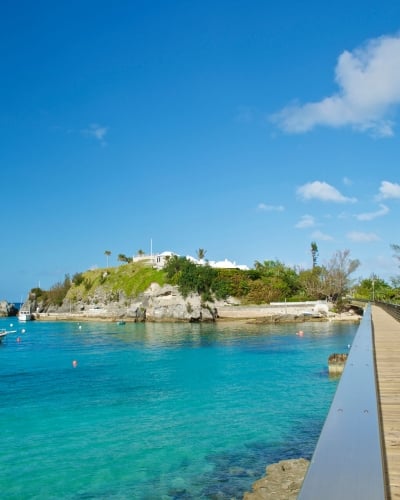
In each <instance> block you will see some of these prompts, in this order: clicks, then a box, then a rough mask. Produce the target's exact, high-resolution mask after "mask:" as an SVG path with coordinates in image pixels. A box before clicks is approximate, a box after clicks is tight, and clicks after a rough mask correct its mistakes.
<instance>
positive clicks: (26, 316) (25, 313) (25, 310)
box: [18, 304, 32, 321]
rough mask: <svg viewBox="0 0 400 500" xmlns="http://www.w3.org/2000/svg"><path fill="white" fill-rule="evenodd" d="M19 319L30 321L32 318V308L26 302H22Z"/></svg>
mask: <svg viewBox="0 0 400 500" xmlns="http://www.w3.org/2000/svg"><path fill="white" fill-rule="evenodd" d="M18 319H19V320H20V321H30V320H31V319H32V314H31V310H30V308H29V307H27V306H26V305H25V304H22V306H21V309H20V310H19V312H18Z"/></svg>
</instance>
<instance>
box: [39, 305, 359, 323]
mask: <svg viewBox="0 0 400 500" xmlns="http://www.w3.org/2000/svg"><path fill="white" fill-rule="evenodd" d="M291 309H292V310H291V311H290V312H289V313H288V312H287V311H285V310H282V308H281V307H274V306H251V307H248V306H226V307H219V308H218V317H217V319H216V322H223V323H227V322H235V323H237V322H243V323H256V324H260V323H261V324H262V323H303V322H304V323H305V322H326V321H334V322H337V321H350V322H358V321H360V319H361V316H360V315H358V314H356V313H354V312H343V313H333V312H329V314H328V315H326V316H325V315H316V316H309V315H304V314H302V312H301V311H300V310H294V308H291ZM298 309H299V308H298ZM32 318H33V319H34V320H36V321H82V322H86V321H102V322H108V323H113V322H116V323H117V322H119V321H124V322H126V323H135V322H137V320H136V319H135V318H132V317H126V316H123V315H118V316H116V315H115V314H112V313H105V312H99V313H96V312H93V311H91V312H85V311H84V312H79V313H77V312H46V313H32ZM146 322H149V323H155V322H157V323H175V322H179V323H185V322H187V321H186V320H177V319H175V318H171V319H166V318H163V319H156V318H147V319H146Z"/></svg>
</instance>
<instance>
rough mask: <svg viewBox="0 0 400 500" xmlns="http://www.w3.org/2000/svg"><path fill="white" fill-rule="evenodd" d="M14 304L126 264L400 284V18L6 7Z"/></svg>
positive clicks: (242, 5) (2, 49) (304, 6)
mask: <svg viewBox="0 0 400 500" xmlns="http://www.w3.org/2000/svg"><path fill="white" fill-rule="evenodd" d="M0 53H1V59H0V60H1V65H0V71H1V86H0V89H1V90H0V126H1V148H0V165H1V172H2V182H1V199H2V207H3V235H2V236H3V237H2V245H1V254H0V255H1V258H0V300H2V299H5V300H10V301H18V300H20V298H21V296H26V294H27V292H28V291H29V290H30V289H31V288H32V287H35V286H38V285H39V286H41V287H42V288H44V289H46V288H49V287H50V286H52V285H53V284H55V283H56V282H58V281H62V280H63V279H64V276H65V274H70V275H71V276H72V275H73V274H74V273H75V272H79V271H85V270H87V269H89V268H92V267H95V266H97V267H104V266H105V265H106V257H105V255H104V252H105V250H110V251H111V252H112V254H111V257H110V259H109V262H110V265H118V264H119V263H118V261H117V256H118V254H120V253H123V254H125V255H134V254H136V252H137V251H138V250H139V249H142V250H144V251H146V252H150V241H152V249H153V252H162V251H164V250H172V251H175V252H177V253H178V254H180V255H195V253H196V250H197V249H198V248H204V249H206V250H207V255H206V257H207V258H209V259H210V260H222V259H224V258H228V259H230V260H233V261H236V262H237V263H238V264H247V265H248V266H250V267H251V266H253V264H254V262H255V261H256V260H258V261H264V260H271V259H272V260H275V259H278V260H280V261H282V262H284V263H285V264H287V265H290V266H300V267H303V268H308V267H310V266H311V253H310V246H311V242H312V241H315V242H316V243H317V245H318V249H319V263H320V264H324V263H326V262H328V261H329V259H330V258H331V257H332V255H333V254H334V253H335V252H336V251H338V250H340V251H343V250H347V249H348V250H350V256H351V258H354V259H359V260H360V262H361V266H360V268H359V270H358V272H357V275H358V276H361V277H369V276H370V275H371V274H372V273H375V274H377V275H378V276H380V277H382V278H384V279H387V280H388V279H389V278H390V276H394V275H397V274H399V273H400V271H399V268H398V262H397V261H396V260H395V259H394V258H393V251H392V249H391V247H390V245H391V244H400V235H399V234H398V233H397V228H398V221H399V216H400V174H399V159H400V148H399V135H400V127H399V123H400V113H399V110H400V107H399V104H400V3H399V2H397V1H387V0H382V1H380V2H377V1H373V2H372V1H368V0H364V1H362V2H361V1H358V0H356V1H352V2H348V1H346V2H344V1H342V0H339V1H336V2H334V3H333V2H332V3H331V4H321V2H320V1H318V2H317V1H305V2H297V1H296V2H295V1H286V2H268V1H258V0H246V1H241V0H239V1H235V0H231V1H226V0H220V1H215V0H214V1H208V0H203V1H201V2H194V1H192V2H191V1H183V0H177V1H172V0H171V1H151V0H148V1H118V0H117V1H114V2H105V1H101V0H98V1H96V2H94V1H85V0H82V1H73V0H72V1H71V0H70V1H68V2H67V1H64V0H59V1H57V2H54V1H46V0H44V1H33V0H32V1H20V2H14V1H10V0H5V1H3V2H1V6H0Z"/></svg>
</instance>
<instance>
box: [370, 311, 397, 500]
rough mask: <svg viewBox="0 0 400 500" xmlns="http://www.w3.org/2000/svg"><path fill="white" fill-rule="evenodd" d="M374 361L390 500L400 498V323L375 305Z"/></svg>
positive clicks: (373, 313) (373, 312)
mask: <svg viewBox="0 0 400 500" xmlns="http://www.w3.org/2000/svg"><path fill="white" fill-rule="evenodd" d="M372 324H373V327H374V347H375V363H376V369H377V384H378V393H379V402H380V413H381V427H382V434H383V436H382V440H383V444H384V448H385V449H384V452H385V458H386V469H387V470H386V476H387V477H386V479H387V493H388V498H389V499H400V370H399V366H400V323H399V322H398V321H396V320H395V319H394V318H392V317H391V316H390V315H389V314H388V313H386V312H385V311H383V310H382V309H380V308H379V307H377V306H372Z"/></svg>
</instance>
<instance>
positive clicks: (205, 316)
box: [24, 283, 362, 323]
mask: <svg viewBox="0 0 400 500" xmlns="http://www.w3.org/2000/svg"><path fill="white" fill-rule="evenodd" d="M24 306H25V307H29V308H30V310H31V312H32V314H33V318H34V319H37V320H42V321H46V320H52V321H64V320H65V321H90V320H95V321H133V322H145V321H148V322H172V321H173V322H191V323H200V322H214V321H217V320H218V321H238V320H247V321H251V322H256V323H289V322H292V323H298V322H306V321H358V320H359V319H360V317H361V314H362V311H360V310H357V309H356V308H350V309H349V311H347V312H345V313H341V314H336V313H334V312H333V311H332V304H329V303H327V302H324V301H306V302H296V303H292V302H287V303H286V302H284V303H271V304H265V305H257V306H249V305H247V306H245V305H242V304H241V303H240V301H239V300H237V299H235V298H234V297H230V298H228V299H227V300H220V301H214V302H204V301H203V300H202V299H201V297H200V295H198V294H191V295H189V296H187V297H183V296H182V295H181V294H180V292H179V289H178V287H177V286H172V285H164V286H160V285H158V284H156V283H153V284H151V285H150V286H149V288H148V289H147V290H146V291H145V292H144V293H142V294H140V295H139V296H137V297H126V296H125V295H124V294H123V293H122V292H120V293H119V294H116V295H115V294H114V295H112V297H111V296H110V294H109V292H107V290H105V289H104V288H103V287H102V286H99V287H98V288H96V290H95V292H94V293H93V294H92V295H91V296H90V297H89V296H88V297H86V298H83V297H80V298H74V299H69V298H68V295H67V297H66V298H65V299H64V300H63V302H62V304H61V305H59V306H55V305H47V304H45V303H41V302H40V300H37V299H36V298H35V296H32V295H31V296H30V297H29V298H28V299H27V301H26V302H25V304H24Z"/></svg>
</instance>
